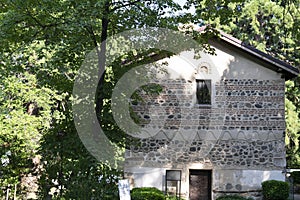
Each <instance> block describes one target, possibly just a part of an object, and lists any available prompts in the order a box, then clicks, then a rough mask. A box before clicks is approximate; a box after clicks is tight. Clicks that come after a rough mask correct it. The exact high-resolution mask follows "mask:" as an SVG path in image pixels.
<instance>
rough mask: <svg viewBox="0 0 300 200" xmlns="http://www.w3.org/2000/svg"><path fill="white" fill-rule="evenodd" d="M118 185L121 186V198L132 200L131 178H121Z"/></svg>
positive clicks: (122, 199) (121, 199)
mask: <svg viewBox="0 0 300 200" xmlns="http://www.w3.org/2000/svg"><path fill="white" fill-rule="evenodd" d="M118 187H119V196H120V200H131V198H130V184H129V180H128V179H124V180H119V184H118Z"/></svg>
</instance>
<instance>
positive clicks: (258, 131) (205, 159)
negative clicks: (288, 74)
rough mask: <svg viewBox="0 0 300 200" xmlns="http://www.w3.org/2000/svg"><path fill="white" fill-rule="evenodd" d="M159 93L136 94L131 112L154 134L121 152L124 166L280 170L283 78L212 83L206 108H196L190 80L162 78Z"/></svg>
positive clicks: (283, 124) (282, 134) (144, 127)
mask: <svg viewBox="0 0 300 200" xmlns="http://www.w3.org/2000/svg"><path fill="white" fill-rule="evenodd" d="M158 83H159V84H161V85H163V91H162V92H161V93H160V94H153V95H149V94H146V93H141V97H142V98H143V101H142V102H134V103H133V104H132V108H133V110H134V112H135V113H136V114H137V116H138V117H139V119H140V120H139V121H140V126H141V127H142V128H143V130H151V131H152V132H155V134H152V135H154V136H153V137H150V138H146V139H142V140H141V142H140V144H139V145H136V146H131V147H130V149H129V150H128V151H127V153H126V165H127V166H150V167H151V166H152V167H155V166H156V167H164V166H170V165H174V163H176V164H180V163H182V164H184V163H206V164H207V163H210V165H211V166H212V168H214V169H217V168H226V169H282V168H283V167H284V166H285V149H284V130H285V121H284V80H254V79H242V80H238V79H230V80H222V81H219V82H213V83H212V90H211V93H212V105H211V106H207V105H197V104H196V103H195V102H196V100H195V98H196V95H195V92H196V91H195V90H196V88H195V83H194V81H191V80H185V79H176V80H171V79H167V80H162V81H161V82H158Z"/></svg>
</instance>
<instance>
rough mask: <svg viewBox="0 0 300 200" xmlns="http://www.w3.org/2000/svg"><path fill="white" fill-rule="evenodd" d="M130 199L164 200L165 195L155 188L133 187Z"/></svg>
mask: <svg viewBox="0 0 300 200" xmlns="http://www.w3.org/2000/svg"><path fill="white" fill-rule="evenodd" d="M131 199H132V200H164V199H165V195H164V193H163V192H162V191H160V190H159V189H157V188H149V187H144V188H133V189H132V190H131Z"/></svg>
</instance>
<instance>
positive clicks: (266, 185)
mask: <svg viewBox="0 0 300 200" xmlns="http://www.w3.org/2000/svg"><path fill="white" fill-rule="evenodd" d="M289 191H290V188H289V184H288V183H287V182H284V181H277V180H269V181H264V182H262V193H263V196H264V200H286V199H288V197H289Z"/></svg>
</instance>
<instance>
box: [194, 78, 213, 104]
mask: <svg viewBox="0 0 300 200" xmlns="http://www.w3.org/2000/svg"><path fill="white" fill-rule="evenodd" d="M196 83H197V91H196V95H197V104H207V105H210V104H211V80H201V79H198V80H196Z"/></svg>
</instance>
